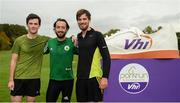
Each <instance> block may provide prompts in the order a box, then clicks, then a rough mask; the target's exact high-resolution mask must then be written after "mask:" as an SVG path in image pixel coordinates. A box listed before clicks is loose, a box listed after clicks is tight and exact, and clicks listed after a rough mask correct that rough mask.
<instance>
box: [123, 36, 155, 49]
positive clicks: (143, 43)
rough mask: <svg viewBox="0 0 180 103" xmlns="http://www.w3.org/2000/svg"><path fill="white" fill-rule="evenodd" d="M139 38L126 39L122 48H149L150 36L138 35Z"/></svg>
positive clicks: (150, 44)
mask: <svg viewBox="0 0 180 103" xmlns="http://www.w3.org/2000/svg"><path fill="white" fill-rule="evenodd" d="M140 36H141V38H136V39H133V40H130V39H126V40H125V46H124V49H149V48H151V46H152V38H151V37H150V36H148V35H140Z"/></svg>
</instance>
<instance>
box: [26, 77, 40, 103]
mask: <svg viewBox="0 0 180 103" xmlns="http://www.w3.org/2000/svg"><path fill="white" fill-rule="evenodd" d="M25 84H26V88H25V94H24V95H25V96H26V102H35V101H36V96H38V95H40V79H27V80H25Z"/></svg>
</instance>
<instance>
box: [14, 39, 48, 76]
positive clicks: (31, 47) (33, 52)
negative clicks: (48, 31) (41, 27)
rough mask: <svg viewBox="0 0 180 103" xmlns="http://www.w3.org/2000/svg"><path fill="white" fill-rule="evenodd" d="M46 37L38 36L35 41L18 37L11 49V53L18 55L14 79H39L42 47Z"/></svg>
mask: <svg viewBox="0 0 180 103" xmlns="http://www.w3.org/2000/svg"><path fill="white" fill-rule="evenodd" d="M48 39H49V38H48V37H46V36H40V35H38V36H37V37H36V38H35V39H29V38H27V35H23V36H20V37H18V38H17V39H16V40H15V42H14V45H13V47H12V53H16V54H18V60H17V63H16V69H15V79H36V78H40V74H41V66H42V60H43V51H44V46H45V45H46V43H47V41H48Z"/></svg>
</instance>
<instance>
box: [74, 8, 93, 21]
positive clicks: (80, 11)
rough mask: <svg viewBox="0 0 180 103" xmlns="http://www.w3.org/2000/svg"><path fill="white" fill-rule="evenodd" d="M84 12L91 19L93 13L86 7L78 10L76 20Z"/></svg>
mask: <svg viewBox="0 0 180 103" xmlns="http://www.w3.org/2000/svg"><path fill="white" fill-rule="evenodd" d="M83 14H86V16H87V17H88V19H89V20H91V14H90V12H89V11H88V10H86V9H80V10H78V11H77V13H76V20H78V18H79V17H80V16H81V15H83Z"/></svg>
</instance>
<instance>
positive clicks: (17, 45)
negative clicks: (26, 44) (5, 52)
mask: <svg viewBox="0 0 180 103" xmlns="http://www.w3.org/2000/svg"><path fill="white" fill-rule="evenodd" d="M11 51H12V53H16V54H19V53H20V43H19V39H18V38H17V39H16V40H15V42H14V44H13V47H12V49H11Z"/></svg>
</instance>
